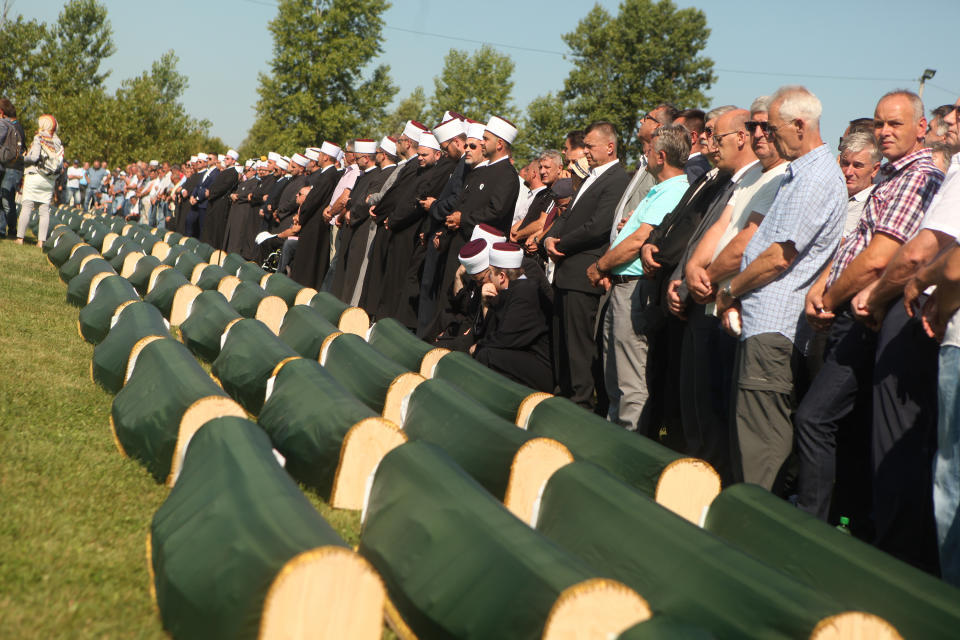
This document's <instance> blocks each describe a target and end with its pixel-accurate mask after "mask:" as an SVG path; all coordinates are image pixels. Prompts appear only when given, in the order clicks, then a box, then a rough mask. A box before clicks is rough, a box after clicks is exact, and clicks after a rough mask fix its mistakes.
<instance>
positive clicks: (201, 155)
mask: <svg viewBox="0 0 960 640" xmlns="http://www.w3.org/2000/svg"><path fill="white" fill-rule="evenodd" d="M209 158H210V156H208V155H207V154H205V153H202V152H201V153H198V154H197V160H199V161H200V162H206V161H207V160H208V159H209Z"/></svg>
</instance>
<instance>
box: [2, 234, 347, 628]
mask: <svg viewBox="0 0 960 640" xmlns="http://www.w3.org/2000/svg"><path fill="white" fill-rule="evenodd" d="M65 300H66V285H65V284H64V283H62V282H61V281H60V279H59V278H58V276H57V271H56V269H54V268H53V267H52V266H51V265H50V264H49V263H48V262H47V260H46V257H45V256H44V255H43V253H42V252H41V251H40V249H39V248H38V247H37V246H36V245H33V244H29V245H23V246H18V245H15V244H14V243H13V242H12V241H10V240H4V241H0V372H2V374H0V375H2V376H3V378H2V382H0V452H2V453H0V637H4V638H54V637H57V638H61V637H63V638H87V637H91V638H92V637H96V638H161V637H165V634H164V633H163V631H162V628H161V626H160V620H159V617H158V615H157V612H156V610H155V608H154V605H153V602H152V601H151V599H150V595H149V585H148V580H149V579H148V576H147V565H146V555H145V553H146V552H145V549H146V547H145V540H146V534H147V530H148V528H149V526H150V520H151V518H152V517H153V514H154V512H155V511H156V510H157V508H158V507H159V506H160V504H161V503H162V502H163V500H164V498H165V497H166V495H167V489H166V488H165V487H163V486H161V485H158V484H156V483H155V482H154V481H153V479H152V478H151V477H150V476H149V475H148V474H147V473H146V471H145V470H144V469H143V467H141V466H140V465H139V464H138V463H136V462H134V461H132V460H129V459H126V458H124V457H123V456H121V455H120V453H119V452H118V451H117V448H116V446H115V445H114V442H113V438H112V436H111V434H110V425H109V416H110V405H111V402H112V400H113V396H111V395H110V394H108V393H106V392H105V391H103V390H102V389H100V388H99V387H97V386H96V385H94V384H93V382H91V380H90V374H89V367H90V359H91V356H92V353H93V347H92V346H91V345H89V344H87V343H86V342H84V341H83V339H82V338H81V337H80V336H79V334H78V333H77V314H78V311H79V310H78V309H77V308H75V307H71V306H69V305H67V304H66V302H65ZM307 495H308V497H310V499H311V500H312V501H313V503H314V504H315V505H316V506H317V508H318V509H319V510H320V511H321V513H323V515H324V516H325V517H326V518H327V519H328V521H329V522H330V523H331V524H332V525H333V526H334V528H335V529H337V530H338V531H339V532H340V534H341V535H342V536H343V537H344V538H345V539H346V540H347V541H348V542H349V543H350V544H353V545H355V544H356V543H357V541H358V539H359V528H360V527H359V514H358V513H350V512H342V511H338V512H332V511H331V510H330V509H329V508H327V507H326V505H324V504H323V503H322V501H320V500H319V499H317V497H316V496H315V495H314V494H312V493H309V492H308V494H307Z"/></svg>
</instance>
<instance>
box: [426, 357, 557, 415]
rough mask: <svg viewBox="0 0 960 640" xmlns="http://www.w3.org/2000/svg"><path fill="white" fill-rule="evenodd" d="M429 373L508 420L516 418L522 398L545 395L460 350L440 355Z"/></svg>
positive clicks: (545, 395)
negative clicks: (431, 372)
mask: <svg viewBox="0 0 960 640" xmlns="http://www.w3.org/2000/svg"><path fill="white" fill-rule="evenodd" d="M428 377H433V378H438V379H440V380H446V381H447V382H449V383H450V384H452V385H454V386H455V387H457V388H458V389H460V390H461V391H462V392H463V393H464V394H466V395H468V396H470V397H471V398H473V399H474V400H476V401H477V402H478V403H480V404H482V405H483V406H485V407H487V408H488V409H490V410H491V411H493V412H494V413H496V414H497V415H499V416H500V417H501V418H504V419H506V420H509V421H510V422H516V421H517V415H518V413H519V412H520V405H522V404H523V402H524V400H526V399H527V398H529V397H531V396H533V397H535V398H542V397H547V396H548V394H544V393H540V392H537V391H534V390H533V389H530V388H529V387H525V386H524V385H522V384H520V383H519V382H514V381H513V380H510V379H509V378H506V377H504V376H502V375H500V374H499V373H497V372H496V371H494V370H492V369H490V368H488V367H485V366H484V365H482V364H480V363H479V362H477V361H476V360H474V359H473V358H472V357H471V356H470V355H469V354H466V353H462V352H460V351H453V352H450V353H448V354H447V355H445V356H443V357H442V358H440V360H439V361H437V365H436V367H434V370H433V374H432V376H428Z"/></svg>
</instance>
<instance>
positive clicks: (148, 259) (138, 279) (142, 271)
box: [128, 254, 160, 296]
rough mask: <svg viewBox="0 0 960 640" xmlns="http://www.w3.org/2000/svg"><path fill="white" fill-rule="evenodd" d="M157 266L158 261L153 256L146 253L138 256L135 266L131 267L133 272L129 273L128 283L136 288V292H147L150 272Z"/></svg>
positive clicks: (142, 293)
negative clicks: (140, 256) (138, 259)
mask: <svg viewBox="0 0 960 640" xmlns="http://www.w3.org/2000/svg"><path fill="white" fill-rule="evenodd" d="M159 266H160V261H159V260H158V259H157V258H156V257H155V256H151V255H149V254H148V255H145V256H144V257H142V258H140V261H139V262H137V266H136V267H134V269H133V273H131V274H130V277H129V278H128V280H130V284H132V285H133V288H134V289H136V290H137V293H139V294H140V295H142V296H144V295H146V294H147V287H148V286H149V285H150V274H151V273H153V270H154V269H156V268H157V267H159Z"/></svg>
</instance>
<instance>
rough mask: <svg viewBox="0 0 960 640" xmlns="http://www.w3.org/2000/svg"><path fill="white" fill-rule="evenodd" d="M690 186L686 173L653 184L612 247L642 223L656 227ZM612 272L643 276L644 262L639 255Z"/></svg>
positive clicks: (622, 274)
mask: <svg viewBox="0 0 960 640" xmlns="http://www.w3.org/2000/svg"><path fill="white" fill-rule="evenodd" d="M689 186H690V183H689V182H687V176H686V175H684V174H681V175H679V176H674V177H672V178H669V179H667V180H664V181H663V182H658V183H657V184H655V185H653V187H651V188H650V191H648V192H647V195H646V197H645V198H644V199H643V200H641V201H640V204H638V205H637V208H636V210H635V211H634V212H633V215H632V216H630V219H629V220H627V222H626V224H624V225H623V229H621V230H620V233H618V234H617V238H616V240H614V241H613V244H611V245H610V248H611V249H612V248H614V247H615V246H617V245H618V244H620V243H621V242H623V239H624V238H626V237H627V236H629V235H630V234H631V233H633V232H634V231H636V230H637V229H639V228H640V225H641V224H644V223H646V224H649V225H651V226H654V227H655V226H657V225H658V224H660V222H661V221H662V220H663V218H664V216H666V215H667V214H668V213H670V212H671V211H673V209H674V208H675V207H676V206H677V204H678V203H679V202H680V199H681V198H683V194H684V193H686V192H687V187H689ZM612 272H613V273H614V274H616V275H618V276H642V275H643V263H642V262H641V261H640V256H639V255H637V257H636V258H634V259H633V260H631V261H629V262H624V263H623V264H618V265H617V266H616V267H614V268H613V269H612Z"/></svg>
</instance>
